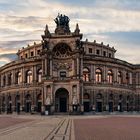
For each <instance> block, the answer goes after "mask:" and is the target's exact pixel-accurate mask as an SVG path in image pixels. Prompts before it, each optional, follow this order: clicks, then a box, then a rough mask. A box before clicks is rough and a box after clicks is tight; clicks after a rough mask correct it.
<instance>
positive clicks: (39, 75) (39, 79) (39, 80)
mask: <svg viewBox="0 0 140 140" xmlns="http://www.w3.org/2000/svg"><path fill="white" fill-rule="evenodd" d="M41 78H42V69H40V70H39V71H38V82H41Z"/></svg>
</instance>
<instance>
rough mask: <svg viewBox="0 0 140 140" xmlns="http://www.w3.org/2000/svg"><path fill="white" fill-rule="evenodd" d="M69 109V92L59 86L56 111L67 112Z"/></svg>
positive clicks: (56, 94)
mask: <svg viewBox="0 0 140 140" xmlns="http://www.w3.org/2000/svg"><path fill="white" fill-rule="evenodd" d="M68 110H69V92H68V90H67V89H65V88H59V89H57V90H56V92H55V111H56V112H67V111H68Z"/></svg>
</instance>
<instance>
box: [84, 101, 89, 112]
mask: <svg viewBox="0 0 140 140" xmlns="http://www.w3.org/2000/svg"><path fill="white" fill-rule="evenodd" d="M84 112H89V102H84Z"/></svg>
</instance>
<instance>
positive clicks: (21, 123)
mask: <svg viewBox="0 0 140 140" xmlns="http://www.w3.org/2000/svg"><path fill="white" fill-rule="evenodd" d="M139 130H140V116H139V115H137V114H133V115H130V114H129V115H128V114H127V115H125V114H123V115H119V114H118V115H83V116H71V115H63V116H62V115H53V116H39V115H16V114H15V115H14V114H13V115H1V116H0V140H139V139H140V133H139Z"/></svg>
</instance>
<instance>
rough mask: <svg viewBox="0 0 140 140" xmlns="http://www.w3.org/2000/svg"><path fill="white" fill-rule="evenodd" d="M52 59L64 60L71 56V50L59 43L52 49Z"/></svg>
mask: <svg viewBox="0 0 140 140" xmlns="http://www.w3.org/2000/svg"><path fill="white" fill-rule="evenodd" d="M53 54H54V57H57V58H66V57H69V56H70V55H71V48H70V47H69V46H68V45H67V44H65V43H59V44H57V45H56V46H55V47H54V48H53Z"/></svg>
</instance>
